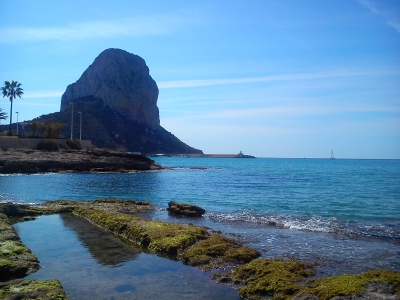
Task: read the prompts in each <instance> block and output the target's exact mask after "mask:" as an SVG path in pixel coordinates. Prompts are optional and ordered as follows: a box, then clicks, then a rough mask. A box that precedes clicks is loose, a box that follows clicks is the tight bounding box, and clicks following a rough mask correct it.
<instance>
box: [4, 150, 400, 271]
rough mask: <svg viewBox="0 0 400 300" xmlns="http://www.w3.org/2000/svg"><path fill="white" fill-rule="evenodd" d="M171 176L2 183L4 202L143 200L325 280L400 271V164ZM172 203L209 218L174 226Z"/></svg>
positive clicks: (191, 170) (228, 164)
mask: <svg viewBox="0 0 400 300" xmlns="http://www.w3.org/2000/svg"><path fill="white" fill-rule="evenodd" d="M155 160H156V161H157V162H158V163H159V164H161V165H163V166H167V167H171V169H170V170H162V171H151V172H141V173H123V174H120V173H113V174H90V173H80V174H71V173H67V174H39V175H18V174H13V175H3V176H0V201H12V202H19V203H40V202H43V201H46V200H56V199H71V200H77V201H83V200H95V199H98V198H110V197H113V198H114V197H115V198H120V199H134V200H144V201H149V202H150V203H152V204H154V205H156V206H157V207H158V208H159V209H158V210H157V211H156V212H154V213H152V214H151V215H150V217H152V218H157V219H161V220H167V221H171V222H183V223H185V222H192V223H195V224H198V225H204V226H208V227H211V228H214V229H217V230H221V231H222V232H224V233H225V234H227V235H233V234H235V236H236V237H238V238H240V239H242V240H243V241H244V242H245V243H246V244H247V245H249V246H251V247H255V248H257V249H258V250H259V251H260V252H261V253H262V256H264V257H296V258H299V259H303V260H310V261H316V262H318V263H319V267H318V271H319V273H318V274H319V275H318V276H324V275H335V274H343V273H358V272H363V271H366V270H369V269H376V268H379V269H389V270H400V160H347V159H336V160H329V159H267V158H257V159H219V158H175V157H161V158H155ZM171 200H174V201H178V202H185V203H191V204H196V205H199V206H201V207H203V208H205V209H206V211H207V213H206V215H205V217H203V218H200V219H193V220H189V221H188V220H187V219H182V218H174V217H171V216H168V214H167V212H166V211H165V208H166V207H168V202H169V201H171Z"/></svg>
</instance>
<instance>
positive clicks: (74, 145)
mask: <svg viewBox="0 0 400 300" xmlns="http://www.w3.org/2000/svg"><path fill="white" fill-rule="evenodd" d="M66 144H67V146H68V147H69V148H70V149H72V150H82V145H81V142H80V141H79V140H67V142H66Z"/></svg>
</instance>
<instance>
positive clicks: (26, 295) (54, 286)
mask: <svg viewBox="0 0 400 300" xmlns="http://www.w3.org/2000/svg"><path fill="white" fill-rule="evenodd" d="M0 298H1V299H42V300H64V299H65V300H68V298H67V296H66V295H65V293H64V291H63V288H62V286H61V284H60V282H59V281H58V280H16V281H12V282H6V283H3V284H1V285H0Z"/></svg>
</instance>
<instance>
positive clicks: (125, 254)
mask: <svg viewBox="0 0 400 300" xmlns="http://www.w3.org/2000/svg"><path fill="white" fill-rule="evenodd" d="M15 227H16V229H17V232H18V234H19V235H20V237H21V239H22V240H23V242H24V243H25V244H26V245H27V246H28V247H29V248H30V249H31V250H32V251H33V253H35V254H36V255H37V256H38V257H39V260H40V265H41V269H40V270H39V271H38V272H36V273H34V274H31V275H29V276H28V277H27V278H29V279H58V280H59V281H60V282H61V284H62V286H63V288H64V290H65V292H66V294H67V296H68V297H69V299H77V300H85V299H87V300H92V299H115V300H117V299H239V297H238V293H237V291H236V290H234V289H233V288H231V287H228V286H225V285H221V284H217V283H216V282H215V281H213V280H211V279H209V278H208V276H209V273H205V272H202V271H200V270H198V269H196V268H192V267H189V266H185V265H183V264H182V263H181V262H177V261H172V260H168V259H164V258H161V257H158V256H156V255H150V254H146V253H143V252H141V251H140V250H139V249H135V248H133V247H131V246H127V245H125V244H123V243H122V242H121V241H120V240H119V239H117V238H115V237H112V236H110V235H108V234H105V233H103V232H102V231H100V230H98V229H97V228H95V227H93V226H92V225H91V224H90V223H88V222H86V221H83V220H80V219H77V218H75V217H73V216H64V215H63V216H58V215H54V216H42V217H39V218H38V219H37V220H35V221H29V222H24V223H18V224H16V225H15Z"/></svg>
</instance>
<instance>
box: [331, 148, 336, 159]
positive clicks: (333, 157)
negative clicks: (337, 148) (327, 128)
mask: <svg viewBox="0 0 400 300" xmlns="http://www.w3.org/2000/svg"><path fill="white" fill-rule="evenodd" d="M331 159H335V155H333V150H332V152H331Z"/></svg>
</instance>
